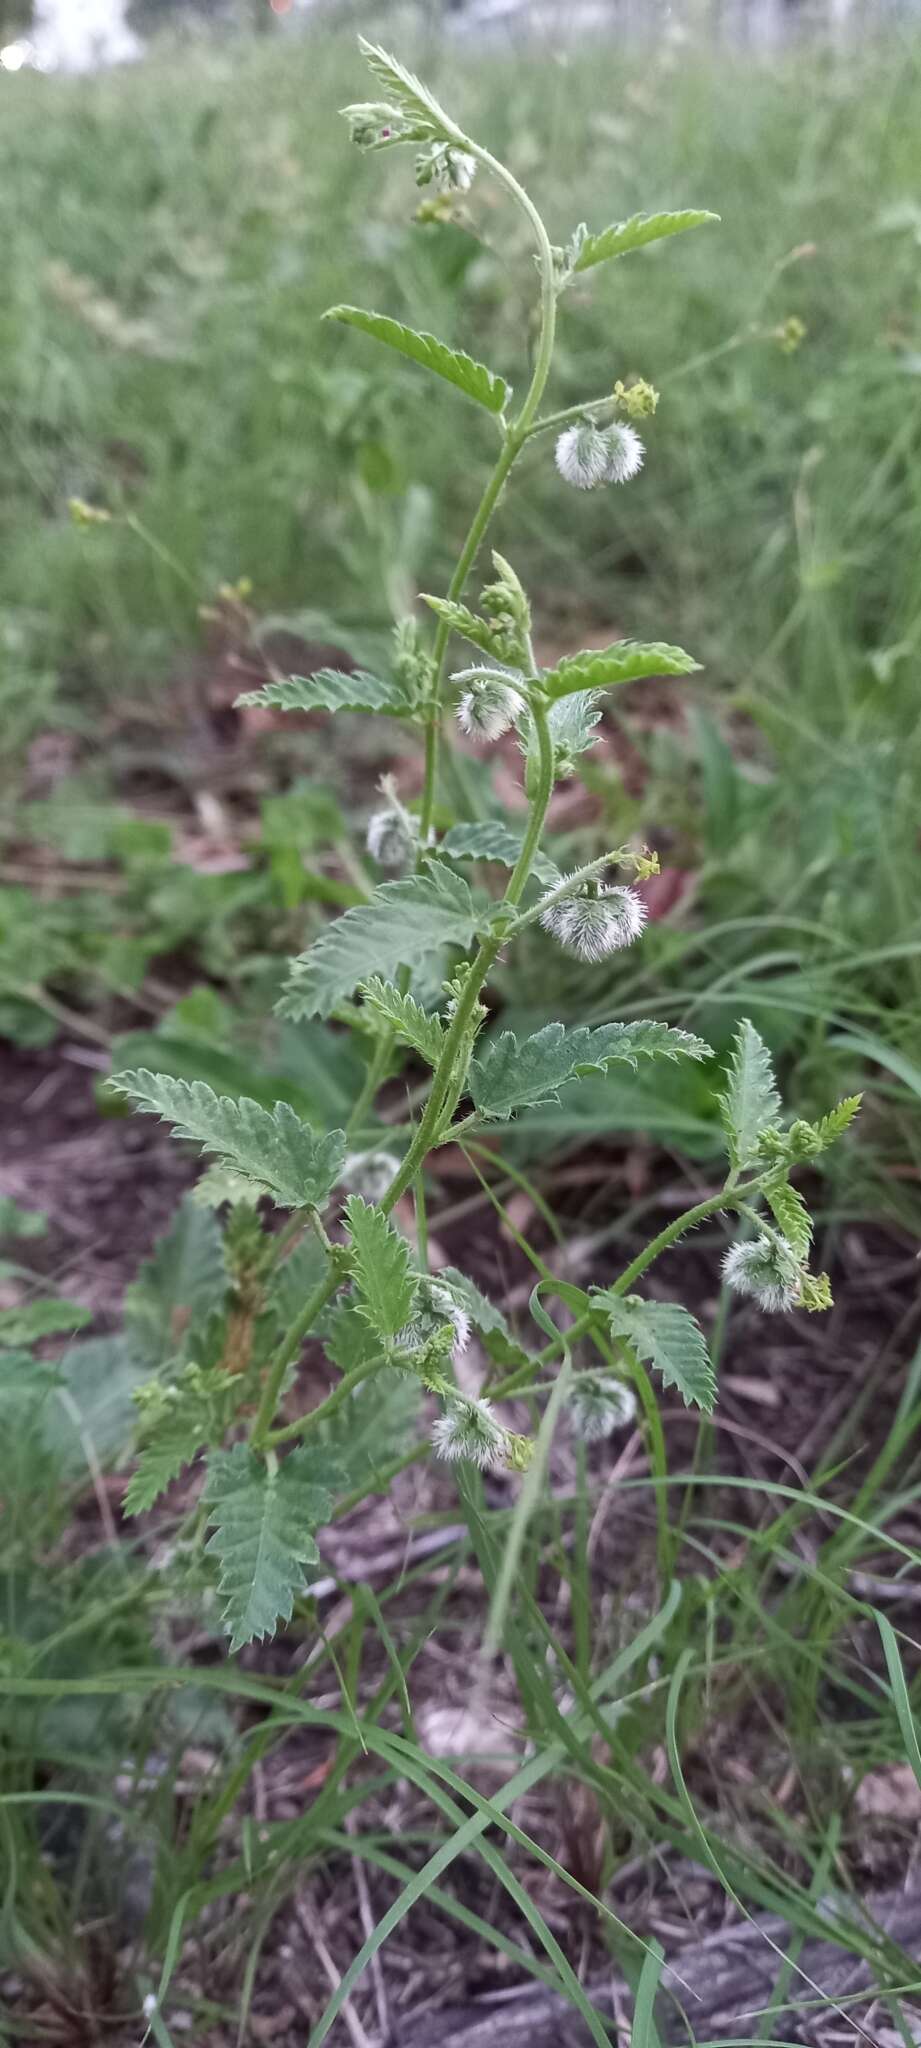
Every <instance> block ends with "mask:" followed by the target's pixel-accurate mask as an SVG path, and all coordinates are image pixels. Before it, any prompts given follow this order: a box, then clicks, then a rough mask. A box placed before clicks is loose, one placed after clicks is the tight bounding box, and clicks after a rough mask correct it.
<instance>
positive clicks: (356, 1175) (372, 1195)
mask: <svg viewBox="0 0 921 2048" xmlns="http://www.w3.org/2000/svg"><path fill="white" fill-rule="evenodd" d="M399 1170H400V1162H399V1160H398V1159H397V1158H395V1156H394V1154H393V1153H392V1152H349V1153H348V1155H347V1157H346V1158H345V1159H344V1160H343V1162H342V1172H341V1174H340V1176H339V1185H340V1187H344V1188H348V1190H349V1193H350V1194H353V1195H360V1196H361V1198H362V1201H363V1202H380V1201H383V1198H384V1196H385V1194H386V1193H387V1189H388V1188H389V1186H390V1183H391V1181H392V1180H393V1177H394V1175H395V1174H396V1173H398V1172H399Z"/></svg>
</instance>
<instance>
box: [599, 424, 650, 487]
mask: <svg viewBox="0 0 921 2048" xmlns="http://www.w3.org/2000/svg"><path fill="white" fill-rule="evenodd" d="M604 439H605V444H606V447H607V469H606V471H605V476H604V481H605V483H606V484H626V483H629V481H630V478H631V477H634V476H637V475H638V473H639V471H640V470H641V469H642V467H643V456H644V455H645V453H646V450H645V447H644V445H643V442H642V441H641V440H640V437H639V434H638V433H637V432H636V429H635V427H628V426H627V425H626V424H625V423H624V421H623V420H615V421H614V424H613V426H610V427H608V429H607V431H606V433H605V436H604Z"/></svg>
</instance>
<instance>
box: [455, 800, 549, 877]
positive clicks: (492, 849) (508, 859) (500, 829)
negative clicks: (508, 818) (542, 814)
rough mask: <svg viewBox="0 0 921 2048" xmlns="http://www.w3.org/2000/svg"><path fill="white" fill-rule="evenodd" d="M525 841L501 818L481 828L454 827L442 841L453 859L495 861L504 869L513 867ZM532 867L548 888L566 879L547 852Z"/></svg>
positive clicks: (486, 820) (485, 820) (493, 819)
mask: <svg viewBox="0 0 921 2048" xmlns="http://www.w3.org/2000/svg"><path fill="white" fill-rule="evenodd" d="M522 840H523V834H522V833H520V832H513V831H512V828H511V826H510V825H506V824H504V823H503V821H502V819H501V818H486V819H484V820H483V822H482V824H479V825H452V826H451V829H450V831H449V832H446V833H445V836H444V838H443V840H442V842H441V851H442V853H448V854H450V856H451V859H452V860H494V861H498V862H500V864H501V865H502V867H506V868H513V867H514V865H515V862H516V861H517V859H518V856H519V854H520V852H521V847H522ZM531 865H532V870H533V873H534V874H535V875H536V876H537V879H538V881H539V882H543V883H545V884H546V886H547V888H548V889H553V888H555V886H556V884H557V882H559V881H560V880H561V879H562V877H561V875H560V870H559V868H558V867H557V865H556V862H555V861H552V860H549V859H548V857H547V855H546V854H545V853H537V854H535V856H534V859H533V862H532V864H531Z"/></svg>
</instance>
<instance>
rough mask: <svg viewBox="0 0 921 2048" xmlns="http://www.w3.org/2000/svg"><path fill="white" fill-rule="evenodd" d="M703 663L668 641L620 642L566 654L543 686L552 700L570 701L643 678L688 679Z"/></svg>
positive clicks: (545, 675)
mask: <svg viewBox="0 0 921 2048" xmlns="http://www.w3.org/2000/svg"><path fill="white" fill-rule="evenodd" d="M699 668H700V662H699V661H694V659H693V657H692V656H691V655H690V654H685V651H684V648H683V647H669V646H668V645H667V643H666V642H665V641H656V640H654V641H651V642H649V643H648V644H642V643H641V642H639V641H637V640H617V641H615V642H614V645H613V646H612V647H599V648H593V647H587V648H585V649H583V651H582V652H581V653H580V654H566V655H564V656H563V659H562V661H558V662H557V665H556V667H555V668H550V669H545V670H544V672H543V674H542V676H541V683H542V685H543V688H544V690H545V691H546V693H547V695H548V697H550V698H551V700H555V699H557V698H559V697H566V696H568V695H569V693H570V691H572V690H609V689H613V688H614V686H615V685H616V684H618V683H634V682H638V681H639V680H641V678H642V677H643V676H688V675H693V674H694V672H695V671H696V670H697V669H699Z"/></svg>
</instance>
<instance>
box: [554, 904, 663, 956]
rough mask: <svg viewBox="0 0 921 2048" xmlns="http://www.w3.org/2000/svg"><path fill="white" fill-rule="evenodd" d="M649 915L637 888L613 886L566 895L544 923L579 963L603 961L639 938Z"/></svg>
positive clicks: (555, 905)
mask: <svg viewBox="0 0 921 2048" xmlns="http://www.w3.org/2000/svg"><path fill="white" fill-rule="evenodd" d="M646 914H647V913H646V905H645V903H644V902H643V899H642V896H638V895H637V893H636V890H635V889H627V888H621V887H612V888H603V889H599V890H598V891H597V893H596V894H594V895H590V896H564V897H563V899H562V901H561V902H559V903H551V904H550V905H549V906H548V908H547V909H546V910H545V911H544V913H543V916H542V917H541V924H542V925H543V927H544V930H545V931H547V932H549V933H550V935H551V937H552V938H554V939H556V940H558V942H559V944H560V945H561V946H562V947H563V948H564V950H565V951H566V952H567V953H574V954H575V957H576V959H577V960H603V959H604V957H605V955H606V954H607V953H616V952H617V951H618V950H619V948H620V947H621V946H631V945H632V944H633V941H634V939H638V938H639V935H640V933H641V931H642V929H643V926H644V925H645V923H646Z"/></svg>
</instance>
